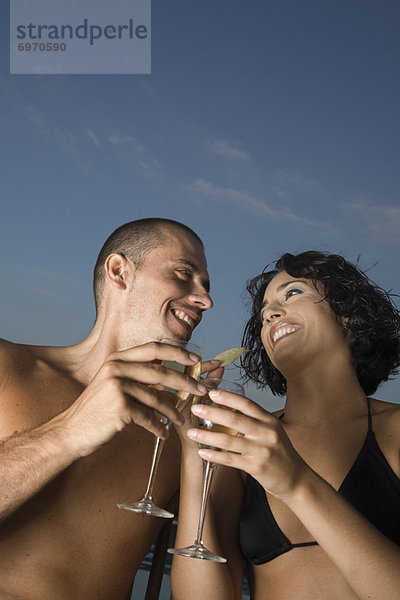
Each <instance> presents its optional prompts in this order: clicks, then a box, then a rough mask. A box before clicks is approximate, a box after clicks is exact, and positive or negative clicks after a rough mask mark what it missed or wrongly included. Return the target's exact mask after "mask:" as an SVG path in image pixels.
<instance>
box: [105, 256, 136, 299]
mask: <svg viewBox="0 0 400 600" xmlns="http://www.w3.org/2000/svg"><path fill="white" fill-rule="evenodd" d="M133 268H134V267H133V264H132V262H131V261H130V260H128V259H127V258H125V256H122V254H110V255H109V256H107V258H106V261H105V263H104V270H105V276H106V279H107V280H108V282H109V283H110V284H111V285H113V286H115V287H117V288H119V289H121V290H124V289H126V288H127V286H128V282H129V281H130V279H131V277H132V272H133Z"/></svg>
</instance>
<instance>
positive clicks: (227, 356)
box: [214, 347, 248, 367]
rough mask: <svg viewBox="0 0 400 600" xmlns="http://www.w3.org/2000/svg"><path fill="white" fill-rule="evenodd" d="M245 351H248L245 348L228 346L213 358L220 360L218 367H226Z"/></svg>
mask: <svg viewBox="0 0 400 600" xmlns="http://www.w3.org/2000/svg"><path fill="white" fill-rule="evenodd" d="M245 352H248V350H246V348H242V347H240V348H229V349H228V350H224V351H223V352H220V353H219V354H217V356H215V357H214V360H219V361H220V365H219V366H220V367H226V366H227V365H230V364H231V363H233V362H234V361H235V360H237V359H238V358H239V357H240V356H242V354H244V353H245Z"/></svg>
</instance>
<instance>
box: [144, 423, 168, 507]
mask: <svg viewBox="0 0 400 600" xmlns="http://www.w3.org/2000/svg"><path fill="white" fill-rule="evenodd" d="M170 427H171V423H167V426H166V429H167V430H168V431H169V430H170ZM165 442H166V440H163V439H161V438H159V437H158V438H156V441H155V444H154V450H153V458H152V460H151V469H150V475H149V481H148V483H147V489H146V492H145V495H144V497H145V498H146V499H147V500H152V499H153V488H154V481H155V478H156V474H157V469H158V463H159V462H160V456H161V452H162V449H163V448H164V444H165Z"/></svg>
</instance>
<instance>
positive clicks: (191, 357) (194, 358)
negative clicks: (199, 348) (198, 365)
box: [189, 352, 200, 362]
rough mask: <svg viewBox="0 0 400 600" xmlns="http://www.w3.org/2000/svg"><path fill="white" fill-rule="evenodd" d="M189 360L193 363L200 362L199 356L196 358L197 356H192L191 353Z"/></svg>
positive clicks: (190, 353) (191, 353)
mask: <svg viewBox="0 0 400 600" xmlns="http://www.w3.org/2000/svg"><path fill="white" fill-rule="evenodd" d="M189 358H190V360H193V361H194V362H199V360H200V356H197V354H193V352H189Z"/></svg>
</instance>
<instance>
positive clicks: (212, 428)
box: [192, 396, 239, 450]
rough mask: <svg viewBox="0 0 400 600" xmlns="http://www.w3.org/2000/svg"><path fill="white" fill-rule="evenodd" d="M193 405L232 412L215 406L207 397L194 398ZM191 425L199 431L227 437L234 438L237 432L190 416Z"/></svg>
mask: <svg viewBox="0 0 400 600" xmlns="http://www.w3.org/2000/svg"><path fill="white" fill-rule="evenodd" d="M193 404H207V405H208V406H216V407H217V408H222V409H223V408H225V410H230V411H232V412H234V411H233V409H232V408H226V407H224V406H221V405H220V404H215V402H213V401H212V400H211V399H210V398H209V396H194V398H193ZM192 425H193V427H197V428H199V429H207V431H214V432H215V433H226V434H227V435H233V436H236V435H237V434H238V433H239V432H238V431H237V430H236V429H232V427H227V426H226V425H220V424H219V423H213V421H209V420H208V419H203V418H201V417H198V416H196V415H194V414H192ZM199 447H200V448H211V449H212V450H220V448H214V446H206V445H205V444H199Z"/></svg>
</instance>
